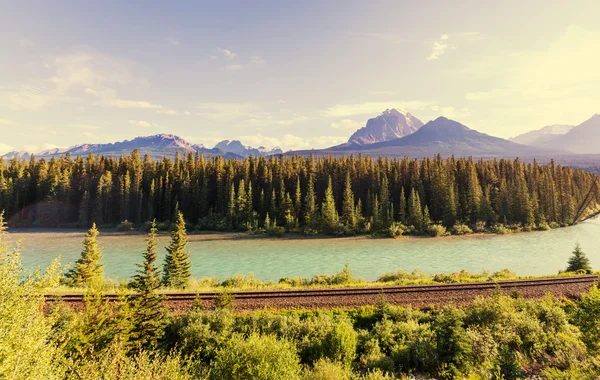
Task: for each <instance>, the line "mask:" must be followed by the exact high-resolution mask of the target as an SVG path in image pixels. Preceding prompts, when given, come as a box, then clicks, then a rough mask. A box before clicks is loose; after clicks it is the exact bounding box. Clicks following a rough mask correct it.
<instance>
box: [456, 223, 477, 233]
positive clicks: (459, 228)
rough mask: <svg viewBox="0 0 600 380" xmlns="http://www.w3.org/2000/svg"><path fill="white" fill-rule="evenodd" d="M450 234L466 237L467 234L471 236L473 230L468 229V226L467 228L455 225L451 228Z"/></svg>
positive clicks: (464, 225) (458, 224)
mask: <svg viewBox="0 0 600 380" xmlns="http://www.w3.org/2000/svg"><path fill="white" fill-rule="evenodd" d="M451 232H452V234H453V235H468V234H472V233H473V230H472V229H471V228H469V226H467V225H466V224H460V223H456V224H455V225H454V226H453V227H452V231H451Z"/></svg>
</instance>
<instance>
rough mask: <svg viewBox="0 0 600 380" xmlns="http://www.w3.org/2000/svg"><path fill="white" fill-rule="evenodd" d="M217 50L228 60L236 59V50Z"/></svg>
mask: <svg viewBox="0 0 600 380" xmlns="http://www.w3.org/2000/svg"><path fill="white" fill-rule="evenodd" d="M217 51H218V52H219V53H221V55H222V56H223V58H225V59H226V60H228V61H229V60H232V59H234V58H235V57H236V56H237V54H236V53H234V52H232V51H231V50H228V49H222V48H217Z"/></svg>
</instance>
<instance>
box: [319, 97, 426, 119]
mask: <svg viewBox="0 0 600 380" xmlns="http://www.w3.org/2000/svg"><path fill="white" fill-rule="evenodd" d="M431 105H433V104H432V103H431V102H423V101H418V100H413V101H395V102H391V101H390V102H365V103H358V104H337V105H335V106H332V107H329V108H327V109H325V110H324V111H322V112H321V113H322V115H323V116H325V117H338V118H341V117H348V116H357V115H374V114H379V113H381V112H383V111H385V110H386V109H388V108H396V109H398V110H401V109H408V110H411V111H413V112H414V111H415V110H422V109H425V108H427V107H429V106H431Z"/></svg>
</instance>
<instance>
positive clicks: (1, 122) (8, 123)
mask: <svg viewBox="0 0 600 380" xmlns="http://www.w3.org/2000/svg"><path fill="white" fill-rule="evenodd" d="M16 124H17V123H15V122H14V121H12V120H8V119H0V125H5V126H8V127H12V126H13V125H16Z"/></svg>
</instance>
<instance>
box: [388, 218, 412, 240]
mask: <svg viewBox="0 0 600 380" xmlns="http://www.w3.org/2000/svg"><path fill="white" fill-rule="evenodd" d="M407 232H408V228H407V227H406V226H405V225H404V224H402V223H397V222H394V223H392V224H390V226H389V228H388V236H389V237H391V238H394V239H395V238H398V237H400V236H402V235H404V234H406V233H407Z"/></svg>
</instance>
